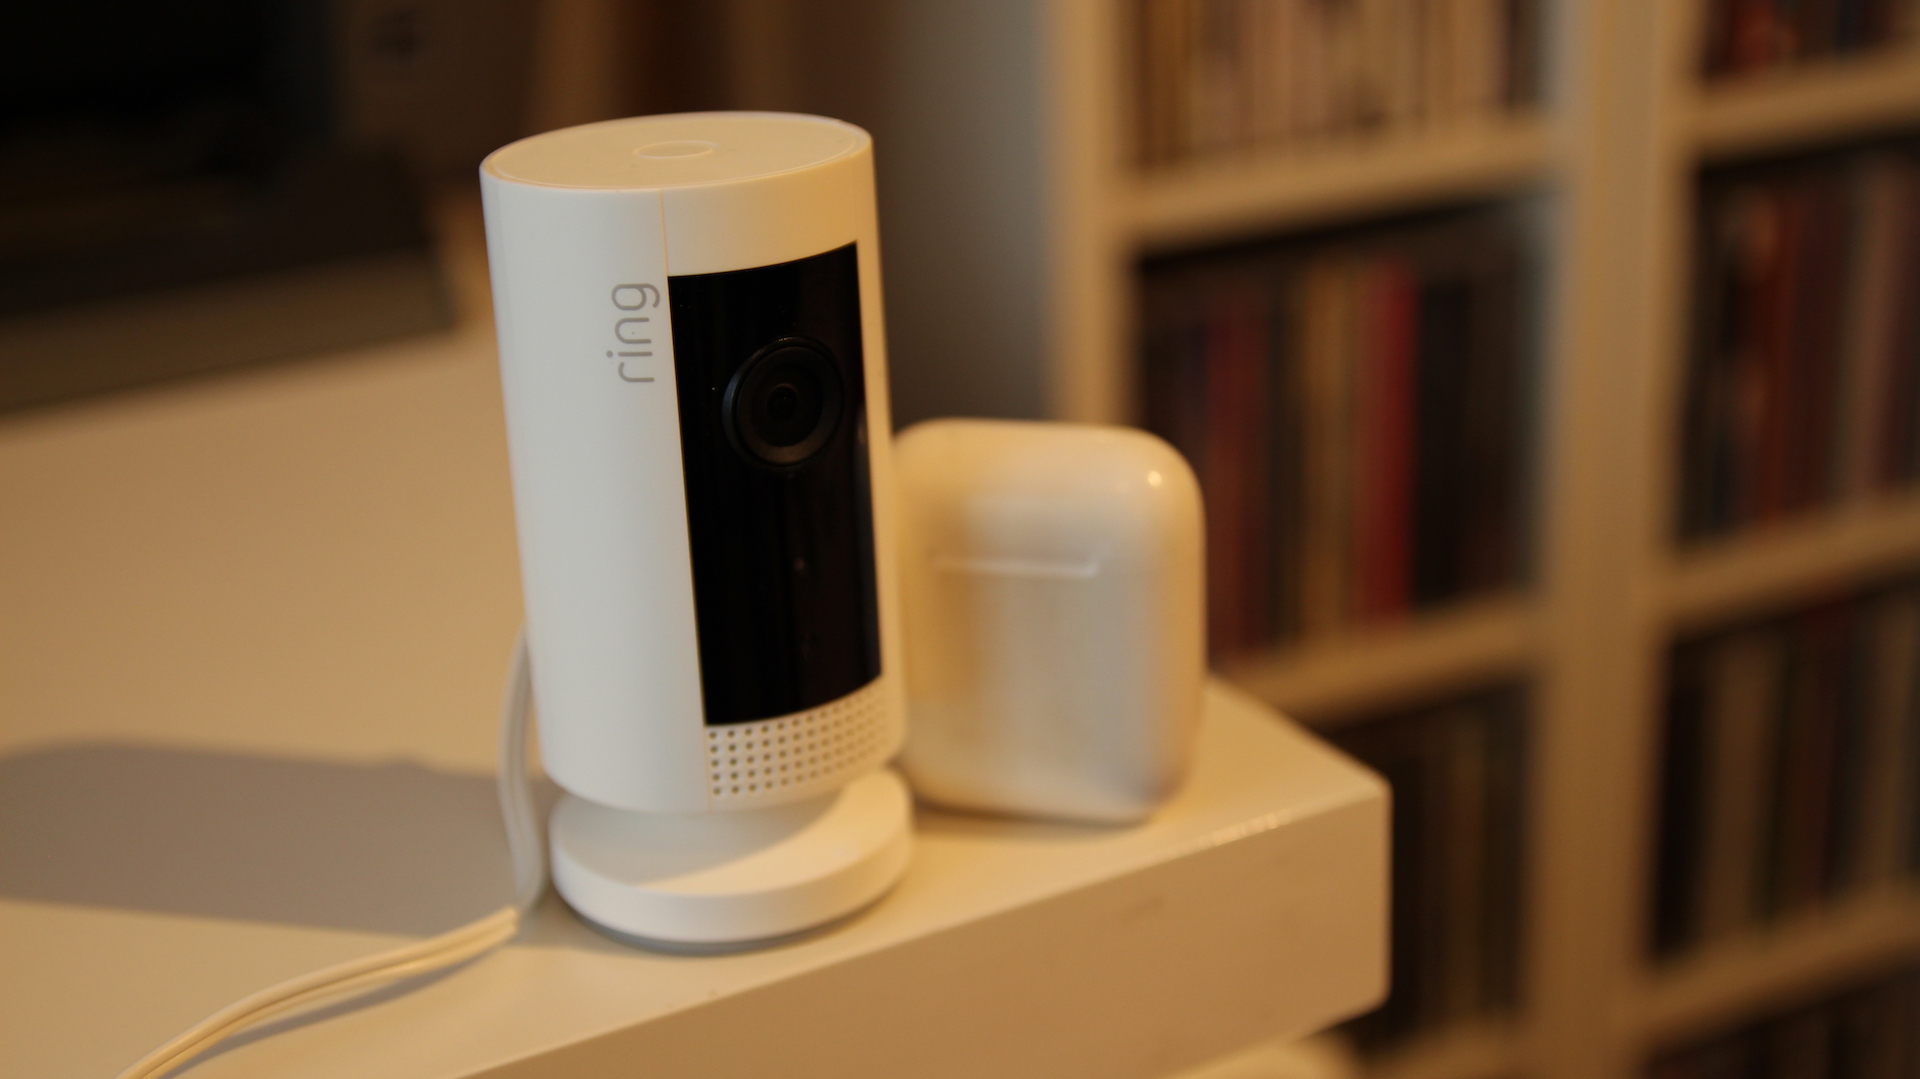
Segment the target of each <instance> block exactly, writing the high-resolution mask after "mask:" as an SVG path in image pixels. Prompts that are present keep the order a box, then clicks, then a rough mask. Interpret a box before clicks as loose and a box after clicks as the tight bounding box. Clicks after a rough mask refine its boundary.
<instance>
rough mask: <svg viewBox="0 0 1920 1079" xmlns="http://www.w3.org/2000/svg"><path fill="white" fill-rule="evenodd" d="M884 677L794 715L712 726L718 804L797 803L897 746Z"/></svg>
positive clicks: (710, 763)
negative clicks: (883, 689) (882, 686)
mask: <svg viewBox="0 0 1920 1079" xmlns="http://www.w3.org/2000/svg"><path fill="white" fill-rule="evenodd" d="M888 733H889V724H888V723H887V714H886V707H885V700H884V698H883V696H882V694H881V691H880V680H879V679H875V680H873V681H872V682H869V683H867V685H866V686H864V687H863V688H861V689H859V690H856V691H854V692H852V693H849V694H847V695H846V696H844V697H842V698H840V699H839V700H837V701H833V702H831V703H829V704H823V705H821V706H820V707H818V708H811V709H808V710H807V711H805V712H795V713H793V714H792V715H786V716H775V717H774V718H772V719H761V720H755V721H754V722H752V723H728V724H724V725H721V726H713V727H708V728H707V776H708V779H709V780H710V782H709V783H708V790H709V792H710V793H711V795H712V801H713V803H714V805H715V807H716V808H718V807H719V806H721V805H726V806H738V807H740V808H743V809H744V808H747V807H749V806H752V805H758V804H774V803H779V802H789V801H793V800H795V799H797V798H805V797H808V796H810V795H813V794H821V793H825V792H827V791H830V790H834V789H836V788H838V787H840V786H842V785H843V784H845V783H846V782H847V781H848V780H849V779H852V778H854V777H855V776H859V775H863V774H865V773H866V772H867V771H869V770H870V769H872V768H875V767H877V766H879V765H880V764H881V762H883V761H885V760H886V758H887V756H888V754H890V753H892V752H893V750H894V748H895V747H894V746H893V744H892V743H893V740H892V739H891V738H889V737H888Z"/></svg>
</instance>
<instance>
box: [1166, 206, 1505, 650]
mask: <svg viewBox="0 0 1920 1079" xmlns="http://www.w3.org/2000/svg"><path fill="white" fill-rule="evenodd" d="M1523 235H1524V230H1523V229H1522V228H1521V227H1520V222H1519V221H1518V220H1517V219H1516V218H1515V216H1514V215H1513V214H1511V213H1509V212H1505V211H1500V210H1469V211H1457V212H1453V213H1449V214H1443V215H1438V216H1433V217H1427V218H1421V219H1414V220H1409V221H1403V222H1399V223H1396V224H1386V225H1380V226H1375V227H1372V228H1369V229H1366V230H1362V231H1349V232H1341V233H1331V234H1322V235H1320V236H1316V237H1306V238H1300V239H1296V240H1290V241H1279V242H1274V243H1266V244H1255V245H1251V246H1247V247H1241V248H1236V249H1232V250H1227V251H1216V252H1211V253H1207V254H1202V255H1188V256H1180V257H1173V258H1165V259H1160V260H1155V261H1152V262H1149V263H1148V264H1147V265H1146V266H1145V267H1144V272H1143V275H1142V281H1143V290H1144V301H1143V302H1144V311H1145V327H1144V341H1145V352H1146V355H1145V360H1144V365H1145V377H1144V380H1143V382H1144V389H1145V395H1144V396H1145V399H1146V414H1147V417H1146V418H1147V423H1148V426H1149V427H1150V428H1152V429H1153V430H1154V431H1156V432H1157V433H1159V434H1160V435H1162V436H1163V437H1165V438H1167V439H1168V440H1169V441H1170V442H1172V443H1173V444H1174V445H1175V446H1177V447H1179V449H1180V450H1181V451H1182V452H1183V453H1184V454H1186V456H1187V459H1188V460H1189V461H1191V462H1192V463H1193V465H1194V468H1195V470H1196V472H1197V474H1198V475H1199V477H1200V483H1201V487H1202V489H1203V491H1204V493H1205V496H1206V506H1207V571H1208V597H1207V598H1208V604H1209V607H1208V616H1209V623H1208V631H1209V634H1210V640H1211V645H1212V648H1213V650H1214V652H1215V654H1216V655H1230V654H1233V653H1239V652H1246V651H1248V650H1253V649H1258V648H1261V647H1265V646H1270V645H1272V644H1274V643H1276V642H1280V641H1286V640H1291V639H1294V638H1297V637H1306V636H1315V635H1328V634H1334V633H1338V632H1340V631H1342V630H1344V629H1347V628H1350V627H1352V626H1354V625H1358V624H1362V623H1368V622H1379V621H1383V620H1390V619H1394V618H1399V617H1402V616H1404V615H1406V614H1407V613H1408V612H1410V611H1413V610H1416V609H1418V608H1423V607H1428V606H1432V605H1434V604H1439V603H1444V602H1447V601H1451V600H1455V599H1458V598H1461V597H1464V596H1467V595H1471V594H1474V593H1479V592H1486V591H1490V590H1497V589H1500V588H1502V587H1505V586H1507V585H1510V584H1513V583H1515V581H1516V580H1517V578H1518V576H1519V574H1520V571H1521V562H1522V552H1521V535H1522V529H1523V524H1522V519H1521V518H1522V506H1521V502H1522V498H1521V481H1522V469H1521V465H1520V460H1521V453H1522V435H1523V431H1522V428H1523V418H1522V412H1523V409H1522V407H1521V402H1522V400H1523V398H1524V396H1525V394H1524V387H1523V386H1522V382H1523V372H1522V367H1523V365H1522V363H1521V352H1522V347H1521V346H1522V341H1523V336H1524V335H1523V333H1522V326H1521V323H1522V309H1523V307H1524V304H1523V303H1522V297H1521V278H1522V273H1523V270H1522V263H1523V253H1524V245H1523V242H1522V240H1523Z"/></svg>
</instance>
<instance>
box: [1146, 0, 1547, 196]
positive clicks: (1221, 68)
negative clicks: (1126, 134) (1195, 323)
mask: <svg viewBox="0 0 1920 1079" xmlns="http://www.w3.org/2000/svg"><path fill="white" fill-rule="evenodd" d="M1537 18H1538V0H1136V8H1135V26H1134V42H1135V58H1136V63H1137V66H1138V76H1137V78H1136V80H1135V86H1136V88H1137V98H1138V100H1137V105H1138V108H1137V114H1138V117H1139V135H1138V143H1139V150H1140V157H1141V158H1142V160H1143V162H1144V163H1146V164H1149V165H1152V164H1160V163H1165V162H1169V161H1177V160H1180V159H1182V158H1187V157H1191V156H1194V155H1199V154H1212V153H1219V152H1222V151H1232V150H1245V149H1250V148H1256V147H1276V146H1287V145H1292V144H1299V143H1304V142H1310V141H1312V140H1316V139H1322V138H1325V137H1327V136H1330V135H1338V134H1343V133H1349V132H1357V131H1373V130H1403V129H1411V128H1418V127H1422V126H1431V125H1435V124H1443V123H1448V122H1453V121H1457V120H1460V119H1462V118H1468V117H1477V116H1488V115H1492V114H1497V113H1500V112H1503V111H1506V110H1509V109H1512V108H1515V107H1517V106H1519V105H1522V104H1524V103H1526V102H1527V101H1529V100H1531V99H1532V97H1533V95H1534V81H1535V67H1536V55H1537V52H1538V43H1539V37H1540V34H1539V28H1538V25H1537Z"/></svg>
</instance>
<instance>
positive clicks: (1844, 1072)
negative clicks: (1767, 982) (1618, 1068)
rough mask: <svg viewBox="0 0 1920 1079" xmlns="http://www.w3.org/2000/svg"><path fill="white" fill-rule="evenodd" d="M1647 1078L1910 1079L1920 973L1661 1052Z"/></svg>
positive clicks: (1919, 1036)
mask: <svg viewBox="0 0 1920 1079" xmlns="http://www.w3.org/2000/svg"><path fill="white" fill-rule="evenodd" d="M1647 1074H1648V1076H1649V1079H1916V1077H1920V971H1915V970H1904V971H1900V972H1898V973H1895V974H1892V975H1882V976H1881V977H1879V978H1877V979H1875V980H1873V981H1871V982H1868V983H1866V984H1864V985H1860V986H1856V987H1854V988H1851V989H1849V990H1847V991H1845V992H1841V993H1834V994H1830V995H1828V996H1826V997H1824V998H1823V999H1820V1000H1817V1001H1813V1002H1811V1003H1808V1004H1804V1005H1801V1006H1800V1007H1797V1008H1793V1009H1791V1010H1789V1011H1785V1012H1782V1013H1780V1014H1776V1015H1772V1016H1768V1017H1767V1018H1765V1019H1762V1020H1760V1021H1758V1022H1754V1023H1749V1024H1746V1025H1745V1026H1742V1027H1740V1028H1738V1029H1736V1030H1733V1031H1729V1032H1725V1033H1721V1034H1717V1035H1714V1036H1712V1037H1709V1038H1705V1039H1701V1040H1699V1041H1696V1042H1694V1043H1693V1044H1691V1045H1687V1046H1684V1047H1680V1048H1676V1049H1673V1050H1669V1051H1667V1052H1665V1053H1662V1054H1661V1055H1660V1056H1658V1057H1657V1058H1655V1059H1654V1060H1653V1061H1652V1063H1651V1066H1650V1067H1648V1069H1647Z"/></svg>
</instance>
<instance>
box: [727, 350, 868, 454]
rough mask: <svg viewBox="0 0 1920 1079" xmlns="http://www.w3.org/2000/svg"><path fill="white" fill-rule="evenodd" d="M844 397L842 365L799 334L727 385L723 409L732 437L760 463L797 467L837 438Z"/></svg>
mask: <svg viewBox="0 0 1920 1079" xmlns="http://www.w3.org/2000/svg"><path fill="white" fill-rule="evenodd" d="M842 397H843V392H842V383H841V379H840V372H839V368H838V367H837V366H836V365H835V363H834V361H833V357H832V356H831V355H830V354H829V353H828V352H827V351H826V348H825V347H824V346H822V345H820V344H818V343H816V342H813V341H807V340H803V339H799V338H788V339H785V340H782V341H776V342H774V343H773V344H771V345H768V346H767V347H766V348H763V349H761V350H760V351H759V352H758V353H756V354H755V355H754V357H753V358H752V359H750V360H748V361H747V362H746V363H745V364H743V365H741V367H740V370H739V371H737V372H735V373H734V376H733V378H732V380H731V381H729V382H728V383H727V390H726V394H725V396H724V397H723V398H722V400H721V410H722V412H723V413H724V415H725V420H726V424H725V426H726V430H727V437H728V440H729V441H731V442H732V443H733V445H734V448H735V449H737V450H739V451H740V452H741V453H743V454H745V455H746V456H747V457H748V459H750V460H752V461H755V462H756V463H759V464H765V465H775V466H779V467H790V466H793V465H797V464H799V463H801V462H802V461H805V460H806V459H807V458H809V457H811V456H813V455H814V454H815V453H817V452H819V450H820V448H821V447H822V446H824V445H826V443H827V440H828V439H831V438H832V437H833V432H834V431H835V429H837V428H838V427H839V424H840V413H841V411H842V409H843V407H844V406H843V403H842Z"/></svg>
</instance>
